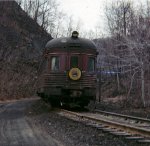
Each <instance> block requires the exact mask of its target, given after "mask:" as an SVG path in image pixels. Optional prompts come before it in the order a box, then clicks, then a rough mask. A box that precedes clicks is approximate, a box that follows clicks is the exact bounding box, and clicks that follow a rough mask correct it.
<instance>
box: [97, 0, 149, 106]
mask: <svg viewBox="0 0 150 146" xmlns="http://www.w3.org/2000/svg"><path fill="white" fill-rule="evenodd" d="M106 16H107V20H108V28H109V31H110V34H111V37H108V38H103V39H97V40H96V43H97V45H98V48H99V54H100V55H99V56H98V57H99V58H98V69H99V70H100V71H101V74H102V82H103V81H104V82H103V83H102V84H103V86H104V87H105V89H106V88H107V89H108V91H110V93H112V94H111V95H110V96H112V95H114V96H118V95H123V96H124V100H125V103H126V105H129V104H131V105H135V106H139V105H142V106H144V107H145V106H149V104H150V3H149V2H148V1H147V3H146V4H145V5H142V4H141V5H140V6H138V7H136V6H135V5H134V4H133V3H132V2H129V1H128V2H127V1H123V0H122V1H118V2H116V3H115V4H112V5H111V6H109V7H106ZM111 90H113V91H112V92H111ZM104 92H106V91H104ZM110 93H109V94H110ZM109 94H108V95H109Z"/></svg>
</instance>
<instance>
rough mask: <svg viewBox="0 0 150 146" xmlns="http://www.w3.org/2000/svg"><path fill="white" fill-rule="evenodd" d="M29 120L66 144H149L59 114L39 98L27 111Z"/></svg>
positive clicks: (109, 145)
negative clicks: (127, 138)
mask: <svg viewBox="0 0 150 146" xmlns="http://www.w3.org/2000/svg"><path fill="white" fill-rule="evenodd" d="M27 120H28V121H29V122H32V124H34V125H35V126H39V127H41V128H42V130H44V131H45V132H46V133H47V134H50V135H51V136H52V137H53V138H54V139H56V140H57V141H60V142H61V143H62V144H63V145H65V146H148V145H149V144H141V143H137V142H135V141H131V140H126V139H125V138H124V137H117V136H114V135H112V134H109V133H107V132H103V131H102V130H98V129H96V128H93V127H90V126H87V125H85V124H84V123H81V122H78V121H73V120H71V119H68V118H66V117H63V116H61V115H59V114H58V111H56V110H52V109H51V108H49V107H47V105H46V104H45V103H43V102H42V101H41V100H39V101H38V102H37V103H36V104H35V105H33V106H32V108H30V109H29V110H28V111H27Z"/></svg>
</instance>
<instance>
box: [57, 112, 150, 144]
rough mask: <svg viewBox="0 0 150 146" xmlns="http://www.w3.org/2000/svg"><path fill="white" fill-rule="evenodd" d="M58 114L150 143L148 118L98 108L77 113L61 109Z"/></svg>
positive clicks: (117, 134)
mask: <svg viewBox="0 0 150 146" xmlns="http://www.w3.org/2000/svg"><path fill="white" fill-rule="evenodd" d="M59 114H61V115H63V116H66V117H68V118H71V119H74V120H77V121H82V122H84V123H85V124H87V125H89V126H92V127H95V128H97V129H100V130H103V131H105V132H109V133H111V134H114V135H116V136H124V137H125V139H128V140H136V141H137V142H139V143H150V120H149V119H144V118H139V117H133V116H127V115H121V114H115V113H111V112H105V111H100V110H99V111H98V110H96V111H95V112H94V113H89V112H80V113H79V112H72V111H67V110H63V109H62V110H61V111H60V112H59Z"/></svg>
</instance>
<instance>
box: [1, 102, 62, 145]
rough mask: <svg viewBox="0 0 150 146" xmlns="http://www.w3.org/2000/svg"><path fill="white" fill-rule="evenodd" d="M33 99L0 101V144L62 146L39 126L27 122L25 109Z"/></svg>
mask: <svg viewBox="0 0 150 146" xmlns="http://www.w3.org/2000/svg"><path fill="white" fill-rule="evenodd" d="M33 102H35V99H34V100H32V99H29V100H22V101H16V102H12V103H11V102H10V103H8V102H7V103H0V146H62V144H61V143H60V142H58V141H56V140H55V139H54V138H52V137H51V136H50V135H48V133H46V132H45V131H44V130H42V129H41V128H40V127H36V126H35V125H33V124H32V123H29V122H28V120H27V118H26V116H25V109H26V108H27V107H28V106H30V105H31V104H32V103H33Z"/></svg>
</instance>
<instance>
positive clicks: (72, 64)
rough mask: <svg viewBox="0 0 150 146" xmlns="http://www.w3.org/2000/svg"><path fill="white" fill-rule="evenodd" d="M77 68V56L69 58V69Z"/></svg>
mask: <svg viewBox="0 0 150 146" xmlns="http://www.w3.org/2000/svg"><path fill="white" fill-rule="evenodd" d="M73 67H78V56H71V59H70V68H73Z"/></svg>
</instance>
